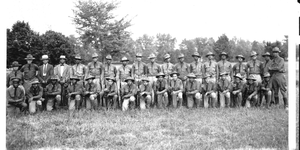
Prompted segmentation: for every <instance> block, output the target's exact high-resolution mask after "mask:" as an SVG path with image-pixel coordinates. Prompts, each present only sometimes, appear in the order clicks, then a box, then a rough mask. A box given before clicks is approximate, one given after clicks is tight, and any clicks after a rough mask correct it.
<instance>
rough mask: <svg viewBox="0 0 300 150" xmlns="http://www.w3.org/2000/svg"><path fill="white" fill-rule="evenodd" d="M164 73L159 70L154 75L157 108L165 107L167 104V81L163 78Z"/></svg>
mask: <svg viewBox="0 0 300 150" xmlns="http://www.w3.org/2000/svg"><path fill="white" fill-rule="evenodd" d="M164 77H165V75H164V74H163V73H162V72H160V73H158V74H157V75H156V78H157V81H156V82H155V86H154V87H155V89H154V91H155V94H156V95H157V108H158V109H160V108H162V107H163V108H164V109H165V108H166V107H167V105H168V101H169V100H168V92H167V90H168V83H167V80H166V79H164Z"/></svg>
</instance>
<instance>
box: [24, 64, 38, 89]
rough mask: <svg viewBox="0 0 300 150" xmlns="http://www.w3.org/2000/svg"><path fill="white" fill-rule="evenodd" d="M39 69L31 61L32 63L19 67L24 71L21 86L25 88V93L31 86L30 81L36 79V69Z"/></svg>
mask: <svg viewBox="0 0 300 150" xmlns="http://www.w3.org/2000/svg"><path fill="white" fill-rule="evenodd" d="M38 70H39V67H38V66H37V65H36V64H34V63H32V64H25V65H24V66H22V68H21V69H20V71H21V72H23V73H24V76H23V79H24V83H23V86H24V88H25V92H26V93H27V92H28V90H29V88H30V87H31V82H32V81H33V80H35V79H37V71H38Z"/></svg>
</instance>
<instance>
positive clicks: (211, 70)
mask: <svg viewBox="0 0 300 150" xmlns="http://www.w3.org/2000/svg"><path fill="white" fill-rule="evenodd" d="M217 71H218V64H217V62H215V61H214V60H211V61H207V62H205V63H204V64H203V74H207V73H208V74H210V75H212V76H211V77H209V80H210V81H212V82H213V83H216V82H217Z"/></svg>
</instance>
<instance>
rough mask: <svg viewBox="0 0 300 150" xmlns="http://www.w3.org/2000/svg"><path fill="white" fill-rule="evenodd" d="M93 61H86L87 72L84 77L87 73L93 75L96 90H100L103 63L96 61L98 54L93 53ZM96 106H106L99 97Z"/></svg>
mask: <svg viewBox="0 0 300 150" xmlns="http://www.w3.org/2000/svg"><path fill="white" fill-rule="evenodd" d="M92 58H93V61H92V62H90V63H88V65H87V73H86V77H87V76H88V75H91V76H94V77H95V79H94V80H93V82H94V83H95V85H96V87H97V91H101V90H102V87H101V86H102V80H103V74H104V69H103V64H102V63H101V62H99V61H98V54H97V53H94V54H93V55H92ZM97 104H98V107H104V108H105V107H106V105H105V102H103V101H102V100H101V99H100V98H99V101H98V100H97Z"/></svg>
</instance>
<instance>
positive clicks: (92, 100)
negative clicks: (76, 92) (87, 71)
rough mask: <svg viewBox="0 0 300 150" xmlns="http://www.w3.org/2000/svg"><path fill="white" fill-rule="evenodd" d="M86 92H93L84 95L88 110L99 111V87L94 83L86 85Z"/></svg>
mask: <svg viewBox="0 0 300 150" xmlns="http://www.w3.org/2000/svg"><path fill="white" fill-rule="evenodd" d="M84 91H85V92H91V93H88V94H86V93H85V94H84V97H85V103H86V109H88V110H89V109H97V107H98V103H97V93H99V91H97V86H96V84H95V83H94V82H92V83H87V84H86V85H85V90H84Z"/></svg>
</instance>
